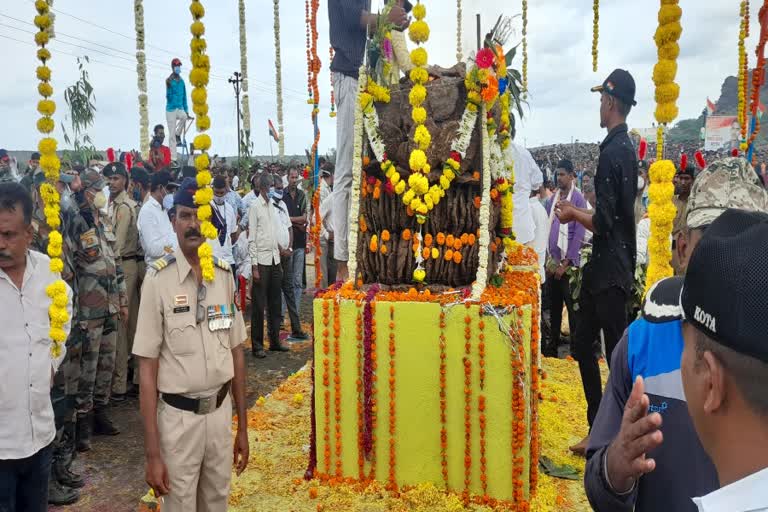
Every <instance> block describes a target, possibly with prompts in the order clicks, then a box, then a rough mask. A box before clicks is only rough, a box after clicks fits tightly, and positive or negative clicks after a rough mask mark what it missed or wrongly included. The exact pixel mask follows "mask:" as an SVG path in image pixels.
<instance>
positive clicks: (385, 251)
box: [381, 244, 388, 254]
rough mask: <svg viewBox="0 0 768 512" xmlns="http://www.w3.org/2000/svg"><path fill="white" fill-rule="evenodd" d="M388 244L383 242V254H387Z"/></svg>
mask: <svg viewBox="0 0 768 512" xmlns="http://www.w3.org/2000/svg"><path fill="white" fill-rule="evenodd" d="M387 250H388V249H387V246H386V245H384V244H381V254H387Z"/></svg>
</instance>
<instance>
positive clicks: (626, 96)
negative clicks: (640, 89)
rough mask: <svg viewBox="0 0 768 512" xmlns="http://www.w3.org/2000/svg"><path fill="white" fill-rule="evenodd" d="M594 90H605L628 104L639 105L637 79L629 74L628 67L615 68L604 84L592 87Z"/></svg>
mask: <svg viewBox="0 0 768 512" xmlns="http://www.w3.org/2000/svg"><path fill="white" fill-rule="evenodd" d="M590 90H591V91H592V92H604V93H606V94H610V95H611V96H614V97H616V98H618V99H620V100H621V101H623V102H624V103H625V104H627V105H632V106H634V105H637V102H636V101H635V79H634V78H632V75H630V74H629V71H627V70H626V69H614V70H613V72H612V73H611V74H610V75H608V78H606V79H605V81H604V82H603V85H596V86H595V87H593V88H592V89H590Z"/></svg>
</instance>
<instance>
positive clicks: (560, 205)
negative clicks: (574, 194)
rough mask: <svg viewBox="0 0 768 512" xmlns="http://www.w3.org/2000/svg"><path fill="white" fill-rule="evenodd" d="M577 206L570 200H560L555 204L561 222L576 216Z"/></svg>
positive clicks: (568, 220) (556, 213)
mask: <svg viewBox="0 0 768 512" xmlns="http://www.w3.org/2000/svg"><path fill="white" fill-rule="evenodd" d="M575 214H576V207H574V206H573V205H572V204H571V202H570V201H558V202H557V204H556V205H555V215H557V218H558V219H559V220H560V222H561V223H563V224H565V223H568V222H571V221H572V220H573V219H575V218H576V215H575Z"/></svg>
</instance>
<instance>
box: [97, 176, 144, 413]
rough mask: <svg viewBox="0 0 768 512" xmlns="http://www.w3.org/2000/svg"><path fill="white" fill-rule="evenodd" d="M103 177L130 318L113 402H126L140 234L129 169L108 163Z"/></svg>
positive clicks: (121, 334) (123, 326)
mask: <svg viewBox="0 0 768 512" xmlns="http://www.w3.org/2000/svg"><path fill="white" fill-rule="evenodd" d="M103 175H104V177H105V178H107V179H108V180H109V208H108V211H109V218H110V222H111V224H112V228H113V230H114V233H115V263H116V264H117V265H119V266H120V267H121V268H122V269H123V276H124V278H125V292H126V294H127V300H128V315H127V316H126V317H123V318H121V322H120V324H119V325H118V331H117V351H116V353H115V375H114V380H113V382H112V400H114V401H115V402H122V401H124V400H125V394H126V391H128V389H127V386H128V356H129V355H130V353H131V348H132V346H133V339H131V338H129V336H128V320H129V317H130V316H131V315H136V312H137V310H138V307H139V302H138V293H139V289H138V288H139V284H138V278H139V268H138V261H139V259H140V257H139V255H138V247H139V231H138V228H137V226H136V217H137V216H136V203H135V202H134V201H133V199H131V198H130V197H128V192H127V187H128V183H129V182H128V171H127V170H126V168H125V166H124V165H123V164H121V163H120V162H113V163H110V164H107V166H106V167H104V173H103ZM141 259H143V258H141Z"/></svg>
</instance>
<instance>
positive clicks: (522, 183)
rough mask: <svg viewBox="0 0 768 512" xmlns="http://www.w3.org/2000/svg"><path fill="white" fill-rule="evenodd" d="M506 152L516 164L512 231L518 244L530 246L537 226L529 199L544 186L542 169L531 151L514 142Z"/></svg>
mask: <svg viewBox="0 0 768 512" xmlns="http://www.w3.org/2000/svg"><path fill="white" fill-rule="evenodd" d="M506 151H507V152H508V153H509V155H508V156H511V157H512V159H513V160H514V162H515V193H514V195H513V199H512V201H513V203H514V205H515V206H514V212H513V213H514V221H513V225H512V230H513V232H514V233H515V238H516V240H517V241H518V242H520V243H521V244H526V245H530V243H531V242H532V241H533V239H534V237H535V226H534V224H533V213H532V212H531V202H530V201H528V199H529V196H530V192H531V190H538V189H539V187H541V185H542V182H543V178H542V174H541V169H539V166H538V165H537V164H536V161H535V160H534V159H533V157H532V156H531V153H530V151H528V150H527V149H525V148H524V147H522V146H520V145H518V144H516V143H514V142H512V143H511V144H510V145H509V147H508V148H507V149H506Z"/></svg>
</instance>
